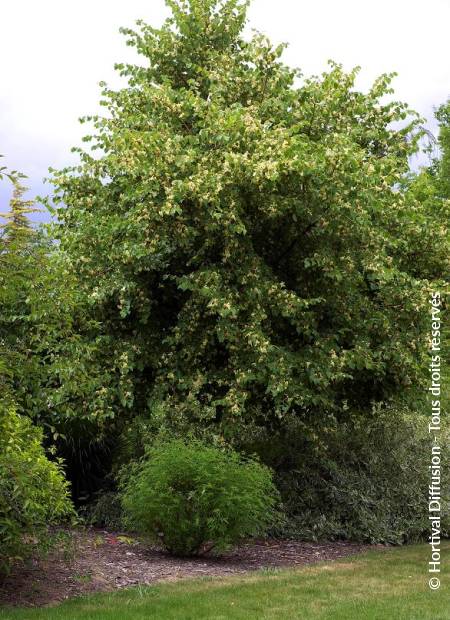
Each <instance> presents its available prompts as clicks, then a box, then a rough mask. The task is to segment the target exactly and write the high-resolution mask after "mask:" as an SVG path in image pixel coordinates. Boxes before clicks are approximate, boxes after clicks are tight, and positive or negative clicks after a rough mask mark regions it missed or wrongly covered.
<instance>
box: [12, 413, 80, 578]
mask: <svg viewBox="0 0 450 620" xmlns="http://www.w3.org/2000/svg"><path fill="white" fill-rule="evenodd" d="M72 514H73V508H72V505H71V502H70V499H69V490H68V483H67V482H66V480H65V478H64V474H63V471H62V467H61V463H60V462H52V461H49V460H48V458H47V456H46V454H45V451H44V448H43V447H42V431H41V429H39V428H37V427H35V426H33V425H32V423H31V421H30V420H29V419H28V418H26V417H24V416H20V415H19V414H18V413H17V412H16V411H15V409H14V406H13V405H10V404H7V403H5V402H2V401H0V574H1V573H7V572H8V570H9V568H10V566H11V564H12V563H13V562H15V561H17V560H19V559H23V558H24V557H25V556H26V555H28V554H29V553H30V552H31V551H32V550H33V549H34V548H36V547H39V543H40V540H41V535H42V533H43V532H45V531H47V527H48V526H49V525H54V524H56V523H59V522H60V521H61V520H62V519H63V518H65V517H68V516H70V515H72Z"/></svg>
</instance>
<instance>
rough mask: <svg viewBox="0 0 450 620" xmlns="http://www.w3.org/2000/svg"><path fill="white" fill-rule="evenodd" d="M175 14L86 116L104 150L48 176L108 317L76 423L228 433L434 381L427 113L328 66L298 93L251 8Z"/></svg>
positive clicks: (184, 4)
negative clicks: (248, 25) (426, 227)
mask: <svg viewBox="0 0 450 620" xmlns="http://www.w3.org/2000/svg"><path fill="white" fill-rule="evenodd" d="M168 5H169V6H170V7H171V9H172V16H171V17H170V18H169V19H168V20H167V21H166V22H165V23H164V25H163V26H162V27H161V28H160V29H157V28H153V27H151V26H148V25H146V24H144V23H139V24H138V25H139V29H138V30H137V31H132V30H128V29H127V30H124V33H125V34H126V36H127V37H128V44H129V45H132V46H134V47H135V48H136V49H137V51H138V52H139V54H140V55H141V56H142V58H143V64H142V65H139V66H134V65H118V67H117V68H118V70H119V71H120V73H121V74H122V75H123V76H125V77H126V78H127V80H128V85H127V86H126V87H124V88H122V89H120V90H116V91H115V90H111V89H109V88H108V87H107V85H106V84H103V100H102V104H103V105H104V106H105V107H106V114H105V116H96V117H88V118H86V119H84V121H86V122H89V121H90V122H92V123H93V131H92V132H91V135H88V136H87V137H86V138H85V140H86V142H88V143H90V145H91V147H92V149H90V148H87V149H78V151H79V156H80V163H79V165H78V166H76V167H74V168H67V169H64V170H62V171H59V172H55V174H54V182H55V184H56V186H57V197H56V200H57V201H59V208H57V210H56V213H57V217H58V219H59V223H58V225H57V226H56V228H55V231H56V232H55V234H56V237H57V239H58V240H59V242H60V248H61V251H62V252H63V253H64V256H65V257H66V259H67V267H66V268H67V270H68V273H70V272H71V273H73V274H74V275H75V274H76V278H77V280H78V284H77V286H79V288H80V290H81V291H82V292H83V295H84V298H85V300H86V308H87V312H88V313H89V316H90V317H91V318H92V319H93V320H95V321H97V322H98V324H97V325H98V328H97V329H96V331H95V333H94V334H93V332H92V331H89V330H87V331H86V330H85V331H83V329H81V331H80V333H79V337H78V339H77V347H78V349H77V351H81V350H84V352H85V354H84V355H82V356H81V357H82V359H83V361H82V362H81V365H77V364H74V355H75V358H76V359H81V357H80V355H79V353H78V354H77V353H73V351H72V356H68V357H67V356H66V362H63V361H62V358H63V357H64V356H65V353H64V347H63V348H62V351H63V352H62V354H61V362H60V366H59V370H61V364H64V363H67V364H72V365H73V370H72V373H71V376H72V382H70V381H68V382H67V381H66V382H65V383H64V382H63V381H60V382H59V385H57V384H54V389H55V390H56V392H55V393H58V390H59V396H57V397H56V400H58V399H59V400H60V401H61V402H62V401H66V402H67V400H69V401H70V398H71V396H70V394H72V395H73V394H76V393H77V391H78V390H79V389H80V388H79V385H80V382H79V381H77V376H78V374H77V373H80V372H85V373H86V374H87V375H88V376H89V390H90V395H91V398H83V397H81V399H80V400H78V401H77V405H76V409H77V415H80V416H85V417H87V418H92V417H94V418H96V419H99V418H104V417H107V418H111V417H114V416H117V414H119V413H122V414H123V413H126V411H134V412H139V413H140V414H142V415H145V416H147V415H148V416H149V417H153V418H154V419H164V420H166V421H169V423H170V424H174V425H175V426H176V425H181V426H183V425H185V424H190V423H192V422H198V423H201V424H203V425H205V426H207V425H210V424H213V425H214V427H217V428H219V429H220V433H224V434H225V435H232V434H233V433H234V432H235V431H236V428H239V425H240V424H241V423H245V424H246V423H248V424H261V425H268V426H270V425H272V424H278V423H279V422H280V420H283V418H284V417H285V416H287V415H295V416H298V417H300V418H301V419H303V420H305V422H306V421H308V420H309V421H314V420H316V419H317V416H319V417H320V416H321V415H323V414H325V413H328V414H332V415H344V414H345V411H346V410H348V409H354V408H362V407H365V406H368V405H369V404H370V403H371V402H373V401H378V402H380V401H385V400H389V399H390V398H392V397H393V396H394V395H398V393H399V392H401V393H403V392H405V390H407V389H408V387H409V386H411V385H413V384H415V385H417V384H420V381H421V376H422V375H423V368H424V359H425V358H424V355H425V352H426V337H427V332H426V320H427V315H426V310H425V308H426V303H427V295H428V293H429V290H430V287H431V281H432V280H439V279H440V278H441V277H442V276H443V273H444V272H443V266H442V268H439V261H436V260H435V258H436V253H438V254H439V256H441V255H442V246H441V247H440V248H439V249H437V248H436V247H433V246H432V247H423V243H422V239H421V237H420V234H418V227H419V228H420V221H419V220H420V218H421V217H422V216H421V215H420V213H419V211H420V206H419V205H418V203H415V202H414V200H412V199H411V194H410V193H408V191H409V190H408V188H406V187H405V184H404V178H405V175H406V173H407V171H408V169H409V163H408V158H409V157H410V156H411V154H412V153H414V152H415V151H416V150H417V142H418V138H419V135H420V130H419V129H418V127H419V124H420V119H419V118H418V117H417V115H415V114H414V113H412V112H411V111H410V110H408V108H407V106H406V105H405V104H403V103H401V102H396V101H389V102H386V101H387V98H386V95H387V94H390V93H391V92H392V90H391V88H390V82H391V79H392V77H393V75H383V76H381V77H380V78H379V79H378V80H376V81H375V83H374V84H373V86H372V88H371V89H370V90H369V91H368V92H367V93H363V92H360V91H358V90H357V89H356V88H355V77H356V74H357V69H355V70H354V71H352V72H350V73H346V72H345V71H344V70H343V68H342V67H341V66H340V65H337V64H334V63H331V64H330V68H329V70H328V71H327V72H326V73H324V74H322V75H321V76H319V77H309V78H304V77H303V76H302V75H301V73H300V71H298V70H294V69H291V68H289V67H287V66H286V65H285V64H284V63H283V62H282V60H281V55H282V52H283V46H279V47H273V46H272V45H271V43H270V42H269V41H268V40H267V39H266V38H265V37H264V36H262V35H259V34H256V35H254V36H253V38H252V39H251V40H249V41H247V40H245V39H244V38H243V35H242V30H243V27H244V25H245V20H246V8H247V2H241V1H240V0H228V1H220V0H189V1H184V0H180V1H176V0H168ZM429 218H433V214H431V213H430V214H429ZM428 224H430V221H429V219H428ZM442 240H443V242H445V243H447V245H446V246H445V247H446V248H448V239H447V240H446V239H445V235H444V234H443V235H442ZM416 253H417V254H418V256H417V257H416ZM417 261H420V265H421V267H420V269H417V264H418V262H417ZM433 261H434V262H433ZM431 264H433V265H434V266H433V268H432V269H431V268H429V266H430V265H431ZM75 366H76V367H75ZM69 374H70V373H69ZM78 396H79V394H78Z"/></svg>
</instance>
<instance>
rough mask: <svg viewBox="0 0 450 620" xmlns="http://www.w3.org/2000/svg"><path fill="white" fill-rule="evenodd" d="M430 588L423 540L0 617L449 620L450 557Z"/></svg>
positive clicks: (5, 611)
mask: <svg viewBox="0 0 450 620" xmlns="http://www.w3.org/2000/svg"><path fill="white" fill-rule="evenodd" d="M442 551H443V554H442V555H443V566H442V569H443V573H441V575H440V578H441V582H442V585H441V588H440V589H439V590H436V591H434V592H433V591H431V590H430V589H429V587H428V573H427V562H428V556H429V549H428V546H427V545H416V546H411V547H402V548H395V549H390V550H386V551H371V552H369V553H367V554H365V555H362V556H358V557H354V558H346V559H343V560H340V561H337V562H327V563H322V564H317V565H314V566H311V567H306V568H301V569H297V570H264V571H259V572H257V573H252V574H249V575H246V576H244V577H242V576H240V577H237V576H233V577H227V578H223V579H220V578H208V579H196V580H185V581H178V582H175V583H173V582H172V583H163V584H159V585H155V586H149V587H137V588H130V589H127V590H121V591H117V592H114V593H112V594H96V595H92V596H87V597H81V598H77V599H72V600H71V601H68V602H66V603H63V604H62V605H59V606H57V607H52V608H45V609H0V620H144V619H145V620H149V619H150V620H153V619H154V620H244V619H245V620H249V619H257V620H275V619H277V620H280V619H281V620H284V619H286V620H296V619H298V620H310V619H312V618H314V619H315V620H448V619H449V618H450V597H449V596H448V584H449V583H450V560H449V561H448V565H447V566H446V555H447V554H446V552H448V551H450V542H445V543H444V544H443V545H442Z"/></svg>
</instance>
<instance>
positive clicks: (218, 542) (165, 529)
mask: <svg viewBox="0 0 450 620" xmlns="http://www.w3.org/2000/svg"><path fill="white" fill-rule="evenodd" d="M122 485H123V496H122V503H123V507H124V512H125V515H126V516H127V518H128V523H129V525H131V526H132V527H133V528H135V529H136V530H137V531H140V532H143V533H146V534H149V535H151V536H152V537H153V538H154V539H156V540H160V541H161V543H162V544H163V545H164V547H165V548H166V549H167V550H168V551H169V552H170V553H171V554H174V555H181V556H188V555H197V554H200V553H203V552H206V551H210V550H212V549H214V550H215V551H216V552H219V551H222V550H224V549H226V548H227V547H229V546H230V545H232V544H233V543H236V542H237V541H238V540H239V539H241V538H243V537H247V536H255V535H261V534H264V533H265V532H266V530H267V528H268V527H269V526H270V525H271V524H272V523H273V522H274V520H275V518H276V515H277V513H276V503H277V499H278V495H277V491H276V489H275V487H274V484H273V482H272V474H271V471H270V470H269V469H268V468H267V467H265V466H263V465H261V464H260V463H258V462H256V461H254V460H251V459H244V458H242V457H241V456H239V455H238V454H237V453H236V452H234V451H232V450H220V449H217V448H214V447H210V446H206V445H205V444H203V443H202V442H200V441H190V442H184V441H181V440H173V441H169V442H163V443H159V444H156V445H155V446H154V447H152V448H150V449H149V450H148V453H147V455H146V457H145V458H144V459H143V460H142V461H140V462H139V463H138V464H136V465H134V466H132V467H131V468H128V470H127V472H126V474H125V478H123V480H122Z"/></svg>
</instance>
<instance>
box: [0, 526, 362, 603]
mask: <svg viewBox="0 0 450 620" xmlns="http://www.w3.org/2000/svg"><path fill="white" fill-rule="evenodd" d="M72 535H73V541H72V546H73V550H74V551H73V553H72V554H71V557H70V556H69V557H67V554H64V553H61V552H59V553H58V552H54V553H52V554H50V555H49V556H48V557H47V558H46V559H45V560H40V561H37V560H34V561H30V562H29V563H27V564H26V565H25V566H21V567H17V569H15V570H13V572H12V573H11V574H10V575H9V576H8V577H7V579H6V581H4V582H3V583H2V584H1V585H0V605H20V606H29V607H32V606H42V605H54V604H57V603H59V602H61V601H63V600H65V599H67V598H71V597H74V596H78V595H80V594H86V593H89V592H98V591H110V590H114V589H116V588H124V587H127V586H135V585H138V584H152V583H155V582H156V581H162V580H174V579H179V578H183V577H204V576H213V575H217V576H219V575H222V576H224V575H231V574H236V573H243V572H247V571H252V570H257V569H261V568H277V567H283V566H285V567H289V566H291V567H294V566H301V565H305V564H312V563H314V562H319V561H323V560H336V559H338V558H342V557H346V556H349V555H354V554H356V553H360V552H362V551H365V550H367V549H369V548H370V546H369V545H359V544H355V543H346V542H325V543H307V542H296V541H286V540H284V541H274V540H270V541H259V542H251V543H248V544H242V545H240V546H238V547H236V548H235V549H233V550H232V551H230V552H228V553H227V554H226V555H224V556H222V557H201V558H195V559H192V558H189V559H182V558H173V557H170V556H168V555H167V554H165V553H164V552H163V551H160V550H158V549H156V548H155V547H152V546H150V545H148V544H146V543H144V542H142V541H138V540H135V539H131V538H129V537H127V536H121V535H120V534H115V533H111V532H107V531H104V530H96V529H91V530H85V531H84V530H82V531H75V532H73V534H72Z"/></svg>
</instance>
